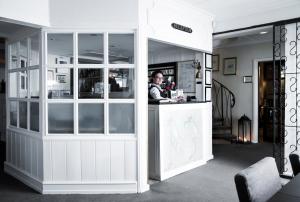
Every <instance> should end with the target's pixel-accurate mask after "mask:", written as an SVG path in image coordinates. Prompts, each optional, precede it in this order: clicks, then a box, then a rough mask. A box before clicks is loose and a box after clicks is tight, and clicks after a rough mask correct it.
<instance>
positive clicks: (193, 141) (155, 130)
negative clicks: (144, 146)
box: [148, 102, 213, 180]
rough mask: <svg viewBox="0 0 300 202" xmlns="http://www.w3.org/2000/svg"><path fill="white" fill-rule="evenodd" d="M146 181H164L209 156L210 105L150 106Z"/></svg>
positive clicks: (205, 160)
mask: <svg viewBox="0 0 300 202" xmlns="http://www.w3.org/2000/svg"><path fill="white" fill-rule="evenodd" d="M148 122H149V124H148V126H149V129H148V134H149V141H148V142H149V158H148V159H149V178H150V179H156V180H165V179H167V178H169V177H172V176H175V175H178V174H180V173H183V172H186V171H188V170H191V169H193V168H196V167H198V166H201V165H203V164H205V163H206V162H207V161H208V160H209V159H212V158H213V155H212V105H211V102H184V103H152V104H151V103H149V107H148Z"/></svg>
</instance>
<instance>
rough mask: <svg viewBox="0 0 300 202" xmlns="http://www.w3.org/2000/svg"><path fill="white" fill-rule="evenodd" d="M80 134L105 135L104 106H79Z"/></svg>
mask: <svg viewBox="0 0 300 202" xmlns="http://www.w3.org/2000/svg"><path fill="white" fill-rule="evenodd" d="M78 113H79V115H78V116H79V133H104V104H79V107H78Z"/></svg>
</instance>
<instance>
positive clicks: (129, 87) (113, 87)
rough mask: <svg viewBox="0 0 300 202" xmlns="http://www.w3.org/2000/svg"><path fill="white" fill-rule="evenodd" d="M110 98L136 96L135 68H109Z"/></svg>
mask: <svg viewBox="0 0 300 202" xmlns="http://www.w3.org/2000/svg"><path fill="white" fill-rule="evenodd" d="M108 79H109V85H108V89H109V98H134V70H133V69H110V70H109V78H108Z"/></svg>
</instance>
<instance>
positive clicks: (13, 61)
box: [9, 43, 19, 69]
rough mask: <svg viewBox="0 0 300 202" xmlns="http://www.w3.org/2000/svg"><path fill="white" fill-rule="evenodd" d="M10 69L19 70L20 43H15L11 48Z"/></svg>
mask: <svg viewBox="0 0 300 202" xmlns="http://www.w3.org/2000/svg"><path fill="white" fill-rule="evenodd" d="M9 47H10V69H16V68H18V66H19V65H18V43H13V44H11V45H10V46H9Z"/></svg>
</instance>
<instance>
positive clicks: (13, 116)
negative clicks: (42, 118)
mask: <svg viewBox="0 0 300 202" xmlns="http://www.w3.org/2000/svg"><path fill="white" fill-rule="evenodd" d="M17 106H18V102H17V101H10V105H9V110H10V114H9V115H10V116H9V117H10V125H12V126H17V117H18V109H17Z"/></svg>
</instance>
